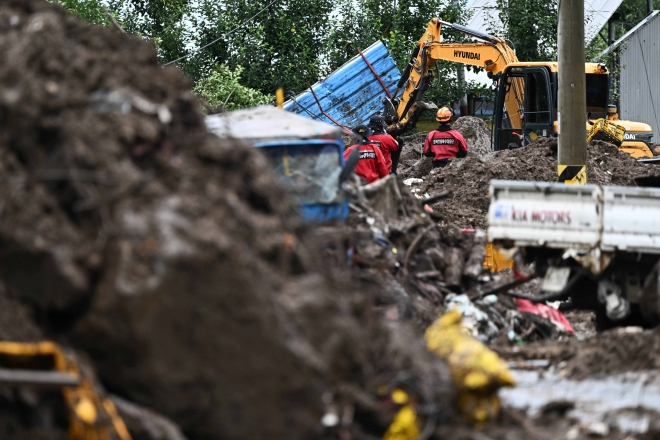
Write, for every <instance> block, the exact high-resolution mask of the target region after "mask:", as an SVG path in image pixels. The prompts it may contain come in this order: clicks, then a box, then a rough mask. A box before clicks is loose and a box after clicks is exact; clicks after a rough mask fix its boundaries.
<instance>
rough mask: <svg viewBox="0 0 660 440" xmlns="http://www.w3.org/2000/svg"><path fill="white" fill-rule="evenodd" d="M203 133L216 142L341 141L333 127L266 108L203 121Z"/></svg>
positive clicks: (339, 132) (339, 131)
mask: <svg viewBox="0 0 660 440" xmlns="http://www.w3.org/2000/svg"><path fill="white" fill-rule="evenodd" d="M205 121H206V127H207V129H208V130H209V131H210V132H211V133H213V134H215V135H216V136H218V137H220V138H223V139H224V138H231V139H241V140H244V141H246V142H248V143H251V144H254V143H257V142H267V141H283V140H303V139H341V134H342V131H341V129H340V128H338V127H337V126H335V125H330V124H326V123H325V122H321V121H312V120H310V119H308V118H304V117H302V116H299V115H296V114H294V113H290V112H286V111H283V110H280V109H278V108H277V107H273V106H270V105H262V106H259V107H254V108H248V109H244V110H236V111H233V112H226V113H220V114H217V115H211V116H207V117H206V120H205Z"/></svg>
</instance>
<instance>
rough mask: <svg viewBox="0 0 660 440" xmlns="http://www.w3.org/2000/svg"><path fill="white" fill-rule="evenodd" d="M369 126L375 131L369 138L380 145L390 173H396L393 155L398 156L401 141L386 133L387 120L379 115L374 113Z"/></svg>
mask: <svg viewBox="0 0 660 440" xmlns="http://www.w3.org/2000/svg"><path fill="white" fill-rule="evenodd" d="M369 128H371V129H372V130H373V132H374V134H372V135H371V136H369V140H370V141H371V142H373V143H375V144H376V145H378V146H379V147H380V151H381V152H382V153H383V157H384V158H385V164H386V165H387V169H388V171H389V172H390V173H392V172H394V173H396V169H394V170H392V156H394V157H395V158H396V157H397V152H398V151H399V148H400V147H399V143H398V142H397V141H396V139H394V138H393V137H392V136H391V135H390V134H388V133H385V121H383V118H382V117H381V116H379V115H374V116H372V117H371V118H370V119H369Z"/></svg>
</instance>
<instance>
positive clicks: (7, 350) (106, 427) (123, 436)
mask: <svg viewBox="0 0 660 440" xmlns="http://www.w3.org/2000/svg"><path fill="white" fill-rule="evenodd" d="M0 355H6V356H16V357H21V358H30V357H35V358H36V357H50V358H52V363H53V367H54V369H55V370H57V371H59V372H62V373H68V374H70V375H72V376H75V377H77V378H81V382H80V385H79V386H65V387H62V395H63V398H64V403H65V404H66V405H67V407H68V409H69V414H70V415H69V433H68V434H69V438H70V439H71V440H116V439H118V440H131V435H130V434H129V432H128V429H126V425H125V424H124V421H123V420H122V419H121V417H120V416H119V414H118V413H117V409H116V408H115V405H114V404H113V403H112V401H110V400H109V399H102V398H101V397H100V396H99V395H98V393H97V392H96V390H95V388H94V385H93V383H92V382H91V381H90V380H89V379H87V378H85V377H81V374H80V370H79V369H78V366H77V365H76V363H75V362H74V361H73V359H71V358H70V357H68V356H66V355H65V354H64V352H63V351H62V350H61V349H60V348H59V347H58V345H57V344H55V343H54V342H50V341H43V342H37V343H21V342H8V341H0Z"/></svg>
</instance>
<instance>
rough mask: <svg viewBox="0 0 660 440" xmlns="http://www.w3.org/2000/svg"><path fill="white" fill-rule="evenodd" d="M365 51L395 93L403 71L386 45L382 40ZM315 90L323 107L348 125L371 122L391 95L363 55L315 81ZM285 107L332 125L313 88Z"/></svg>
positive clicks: (390, 89)
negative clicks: (319, 104)
mask: <svg viewBox="0 0 660 440" xmlns="http://www.w3.org/2000/svg"><path fill="white" fill-rule="evenodd" d="M362 53H364V55H365V57H366V58H367V60H369V63H371V65H372V66H373V68H374V70H375V71H376V73H377V74H378V76H380V78H381V80H382V81H383V83H384V84H385V86H386V87H387V89H388V90H389V91H390V93H394V91H395V89H396V84H397V82H398V81H399V78H401V72H400V71H399V68H398V67H397V65H396V63H395V62H394V59H393V58H392V57H391V56H390V54H389V52H388V51H387V48H386V47H385V45H384V44H383V43H382V42H380V41H378V42H376V43H374V44H372V45H371V46H369V47H368V48H367V49H365V50H364V51H363V52H362ZM312 89H313V90H314V93H316V96H317V97H318V99H319V101H320V102H321V106H322V107H323V110H324V111H325V112H327V113H328V114H329V115H330V116H331V117H332V118H333V119H335V120H336V121H337V122H339V123H340V124H342V125H344V126H347V127H354V126H356V125H359V124H364V123H368V122H369V118H370V117H371V116H372V115H374V114H375V113H376V112H377V111H379V110H382V109H383V103H382V100H383V98H384V97H386V96H387V95H386V93H385V91H384V90H383V88H382V86H381V85H380V83H379V82H378V80H377V79H376V77H375V76H374V74H373V73H372V72H371V70H370V69H369V67H368V66H367V64H366V63H365V62H364V60H363V59H362V57H361V56H360V55H357V56H355V57H353V58H351V60H349V61H348V62H347V63H345V64H344V65H343V66H341V67H340V68H339V69H337V70H336V71H334V72H333V73H332V74H330V75H329V76H328V77H327V78H325V79H324V80H323V81H319V82H317V83H316V84H314V85H313V86H312ZM284 109H285V110H288V111H290V112H294V113H298V114H300V115H302V116H305V117H307V118H312V119H316V120H318V121H323V122H327V123H329V124H332V121H331V120H329V119H328V118H326V117H325V116H324V115H323V114H322V112H321V110H320V109H319V107H318V105H317V104H316V101H315V100H314V97H313V96H312V93H311V92H310V91H309V90H307V91H305V92H302V93H300V94H299V95H296V96H295V97H294V98H293V99H290V100H288V101H287V102H285V103H284Z"/></svg>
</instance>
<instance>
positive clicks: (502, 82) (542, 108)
mask: <svg viewBox="0 0 660 440" xmlns="http://www.w3.org/2000/svg"><path fill="white" fill-rule="evenodd" d="M443 26H444V27H446V28H448V29H453V30H455V31H458V32H461V33H463V34H465V35H467V36H469V37H471V38H473V39H474V40H475V41H473V42H470V43H464V42H453V41H443V39H442V27H443ZM438 60H447V61H455V62H458V63H463V64H470V65H473V66H478V67H480V68H483V69H485V70H486V72H487V73H488V76H489V77H490V78H491V79H493V80H494V81H496V82H497V90H496V98H495V110H494V120H493V137H492V149H493V150H495V151H498V150H505V149H509V148H516V147H521V146H523V145H527V144H529V143H532V142H534V140H535V139H536V138H537V137H541V136H543V137H545V136H556V135H557V132H558V125H559V124H558V119H559V113H558V110H557V90H558V89H557V70H558V69H557V62H553V61H544V62H521V61H518V58H517V57H516V52H515V49H514V47H513V44H512V43H510V42H508V41H507V40H504V39H501V38H497V37H493V36H491V35H488V34H485V33H483V32H479V31H475V30H472V29H469V28H467V27H465V26H461V25H457V24H453V23H448V22H445V21H442V20H439V19H438V18H434V19H432V20H431V21H430V22H429V24H428V27H427V28H426V32H425V33H424V35H423V36H422V38H421V39H420V40H419V42H418V45H417V47H416V48H415V50H414V52H413V54H412V56H411V58H410V63H409V64H408V66H407V67H406V69H405V70H404V72H403V74H402V75H401V79H400V81H399V83H398V84H397V89H396V92H395V93H394V95H393V96H394V98H392V99H385V100H384V103H385V111H384V116H385V118H384V119H385V121H386V123H387V124H388V128H387V131H388V133H390V134H391V135H393V136H397V135H401V134H403V133H405V132H407V131H408V130H410V129H412V128H413V127H415V125H416V124H417V120H418V119H419V117H420V116H421V114H422V112H423V111H424V110H428V109H434V108H436V107H435V105H434V104H431V103H425V102H423V101H422V98H423V97H424V93H425V92H426V91H427V90H428V89H429V88H430V87H433V82H434V80H435V81H437V80H438V78H437V75H436V74H435V73H434V67H436V62H437V61H438ZM584 68H585V74H586V81H587V96H586V99H587V111H588V112H589V114H588V115H585V125H586V129H587V131H588V130H589V129H590V128H591V125H592V124H593V120H594V119H598V118H606V120H607V121H608V123H611V124H615V125H616V126H618V127H622V128H623V129H625V138H624V139H623V141H622V143H621V145H620V147H619V148H620V150H621V151H625V152H627V153H629V154H630V155H632V156H633V157H636V158H644V157H652V156H653V152H652V150H653V144H652V143H651V139H652V137H653V130H652V129H651V126H650V125H648V124H644V123H641V122H633V121H624V120H620V119H618V115H617V114H616V113H617V112H616V109H615V108H613V106H608V102H607V100H608V93H609V78H608V76H609V74H608V70H607V68H606V67H605V65H604V64H596V63H585V65H584Z"/></svg>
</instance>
